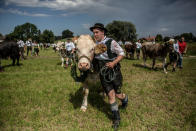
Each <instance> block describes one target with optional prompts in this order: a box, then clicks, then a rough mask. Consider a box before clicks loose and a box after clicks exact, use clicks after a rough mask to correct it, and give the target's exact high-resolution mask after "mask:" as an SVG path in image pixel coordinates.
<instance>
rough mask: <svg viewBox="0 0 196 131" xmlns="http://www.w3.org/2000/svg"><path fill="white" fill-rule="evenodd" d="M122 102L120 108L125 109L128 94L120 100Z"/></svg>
mask: <svg viewBox="0 0 196 131" xmlns="http://www.w3.org/2000/svg"><path fill="white" fill-rule="evenodd" d="M121 102H122V108H123V109H125V108H126V107H127V105H128V96H127V95H126V97H125V99H124V100H122V101H121Z"/></svg>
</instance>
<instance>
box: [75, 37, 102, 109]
mask: <svg viewBox="0 0 196 131" xmlns="http://www.w3.org/2000/svg"><path fill="white" fill-rule="evenodd" d="M95 46H96V44H95V42H94V41H93V39H92V38H91V36H90V35H81V36H80V37H79V38H78V40H77V42H76V49H77V51H76V52H77V57H78V69H79V70H80V71H88V70H90V69H91V68H92V60H93V57H94V53H95ZM99 82H100V81H99V75H98V73H96V72H90V73H88V75H87V78H86V79H85V80H84V81H83V82H82V87H83V91H84V97H83V102H82V105H81V108H80V109H81V110H82V111H86V109H87V104H88V94H89V87H90V86H95V87H96V86H97V84H98V83H99Z"/></svg>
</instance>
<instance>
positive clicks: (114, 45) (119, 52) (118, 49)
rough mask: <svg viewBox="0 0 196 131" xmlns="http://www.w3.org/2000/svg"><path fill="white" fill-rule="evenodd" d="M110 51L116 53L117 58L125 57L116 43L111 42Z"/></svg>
mask: <svg viewBox="0 0 196 131" xmlns="http://www.w3.org/2000/svg"><path fill="white" fill-rule="evenodd" d="M111 51H112V52H113V53H116V54H117V55H118V56H119V55H121V56H125V53H124V50H123V49H122V47H121V46H120V45H119V44H118V43H117V42H116V41H114V40H113V41H112V43H111Z"/></svg>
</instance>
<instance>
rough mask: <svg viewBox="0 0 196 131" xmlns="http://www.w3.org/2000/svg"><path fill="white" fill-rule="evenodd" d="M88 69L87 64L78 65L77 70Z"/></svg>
mask: <svg viewBox="0 0 196 131" xmlns="http://www.w3.org/2000/svg"><path fill="white" fill-rule="evenodd" d="M89 68H90V66H89V64H88V63H80V64H79V69H80V70H82V71H86V70H88V69H89Z"/></svg>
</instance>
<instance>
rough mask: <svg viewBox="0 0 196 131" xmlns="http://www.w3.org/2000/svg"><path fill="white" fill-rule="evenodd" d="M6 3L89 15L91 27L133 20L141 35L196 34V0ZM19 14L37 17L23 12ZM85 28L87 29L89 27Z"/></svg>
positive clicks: (26, 0)
mask: <svg viewBox="0 0 196 131" xmlns="http://www.w3.org/2000/svg"><path fill="white" fill-rule="evenodd" d="M4 4H5V5H6V6H7V7H9V6H12V7H14V6H16V7H25V8H26V9H27V8H28V9H29V8H31V9H36V8H39V9H44V10H48V9H49V11H51V13H53V12H52V11H54V13H57V14H58V15H60V16H64V17H65V16H68V15H69V16H74V15H75V14H85V16H86V17H88V18H89V19H88V20H89V21H87V22H86V23H88V22H89V23H91V24H92V23H96V22H102V23H103V24H108V23H110V22H112V21H113V20H121V21H130V22H132V23H133V24H135V26H136V28H137V33H138V34H139V35H140V34H143V35H149V34H152V33H154V34H156V33H165V34H168V33H172V32H176V33H178V32H179V33H181V32H193V33H196V13H195V12H196V8H195V5H196V1H195V0H186V1H184V0H164V1H163V0H148V1H146V0H123V1H119V0H4ZM28 11H29V10H28ZM0 12H1V10H0ZM16 12H17V11H16ZM16 12H15V13H16ZM12 13H14V12H12ZM17 13H18V14H21V15H27V16H33V15H31V14H30V13H27V12H22V11H19V12H17ZM37 15H38V14H37ZM39 15H43V16H44V15H46V16H48V15H47V14H41V13H40V14H39ZM39 15H38V16H39ZM70 18H71V17H70ZM83 27H86V28H87V25H85V24H84V25H83Z"/></svg>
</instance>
